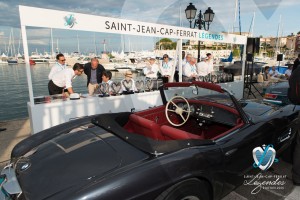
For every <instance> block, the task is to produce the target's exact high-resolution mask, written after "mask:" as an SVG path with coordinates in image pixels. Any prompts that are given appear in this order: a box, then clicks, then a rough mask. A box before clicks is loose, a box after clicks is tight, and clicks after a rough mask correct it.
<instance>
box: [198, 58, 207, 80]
mask: <svg viewBox="0 0 300 200" xmlns="http://www.w3.org/2000/svg"><path fill="white" fill-rule="evenodd" d="M197 73H198V76H206V75H208V74H209V73H210V68H209V65H208V61H207V57H205V58H201V62H199V63H197Z"/></svg>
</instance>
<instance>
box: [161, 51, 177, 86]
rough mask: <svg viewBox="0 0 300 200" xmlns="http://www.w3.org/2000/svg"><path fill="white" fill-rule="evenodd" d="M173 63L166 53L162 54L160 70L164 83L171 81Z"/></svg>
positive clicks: (173, 70)
mask: <svg viewBox="0 0 300 200" xmlns="http://www.w3.org/2000/svg"><path fill="white" fill-rule="evenodd" d="M174 68H175V67H174V63H173V62H171V61H170V60H169V56H168V54H164V55H163V61H162V63H161V65H160V72H161V75H162V79H163V82H164V83H167V82H172V81H173V76H174V72H175V69H174Z"/></svg>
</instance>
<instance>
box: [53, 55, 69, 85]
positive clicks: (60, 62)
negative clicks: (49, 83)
mask: <svg viewBox="0 0 300 200" xmlns="http://www.w3.org/2000/svg"><path fill="white" fill-rule="evenodd" d="M66 68H67V66H66V59H65V56H64V54H62V53H59V54H57V55H56V63H55V65H54V66H53V67H52V68H51V70H50V73H49V75H48V79H49V80H52V77H53V75H54V74H56V73H57V72H60V71H62V70H64V69H66Z"/></svg>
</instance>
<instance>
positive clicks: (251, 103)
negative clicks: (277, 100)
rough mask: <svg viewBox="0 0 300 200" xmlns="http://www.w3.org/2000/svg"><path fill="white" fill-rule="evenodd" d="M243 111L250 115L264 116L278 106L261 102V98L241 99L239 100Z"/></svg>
mask: <svg viewBox="0 0 300 200" xmlns="http://www.w3.org/2000/svg"><path fill="white" fill-rule="evenodd" d="M239 103H240V105H241V106H242V108H243V110H244V111H245V113H247V114H248V115H251V116H264V115H269V114H271V113H273V112H274V111H275V110H278V108H279V107H278V106H276V105H273V104H269V103H265V102H262V101H261V100H256V99H251V100H241V101H239Z"/></svg>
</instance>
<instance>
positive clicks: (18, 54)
mask: <svg viewBox="0 0 300 200" xmlns="http://www.w3.org/2000/svg"><path fill="white" fill-rule="evenodd" d="M21 34H22V32H21V31H20V36H19V46H18V56H19V55H20V48H21Z"/></svg>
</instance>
